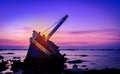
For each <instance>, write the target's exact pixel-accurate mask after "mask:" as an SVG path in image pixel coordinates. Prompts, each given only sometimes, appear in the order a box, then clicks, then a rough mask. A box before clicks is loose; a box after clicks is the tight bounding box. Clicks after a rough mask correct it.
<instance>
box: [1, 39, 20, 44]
mask: <svg viewBox="0 0 120 74" xmlns="http://www.w3.org/2000/svg"><path fill="white" fill-rule="evenodd" d="M16 44H18V41H16V40H11V39H0V45H16Z"/></svg>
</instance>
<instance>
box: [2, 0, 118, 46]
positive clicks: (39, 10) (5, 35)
mask: <svg viewBox="0 0 120 74" xmlns="http://www.w3.org/2000/svg"><path fill="white" fill-rule="evenodd" d="M66 14H68V15H69V17H68V19H67V20H66V21H65V23H63V25H62V26H61V27H60V28H59V30H58V31H57V32H56V33H55V34H54V35H53V37H52V38H51V40H52V41H54V42H55V43H56V44H57V45H58V46H60V47H61V48H76V47H77V48H80V47H81V48H120V29H119V28H120V1H119V0H0V32H1V33H0V48H5V47H6V46H7V48H9V46H10V47H15V48H16V47H18V46H19V47H20V46H21V47H28V45H29V37H30V36H31V34H32V30H37V31H44V30H45V29H46V28H48V27H49V26H51V25H52V24H54V23H55V22H56V21H57V20H59V19H61V18H62V17H63V16H65V15H66Z"/></svg>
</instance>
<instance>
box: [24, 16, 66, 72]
mask: <svg viewBox="0 0 120 74" xmlns="http://www.w3.org/2000/svg"><path fill="white" fill-rule="evenodd" d="M67 17H68V15H66V16H64V17H63V18H62V19H61V20H60V21H59V22H58V23H57V25H56V26H55V28H54V29H53V30H52V31H51V32H50V33H49V34H48V35H47V37H44V35H41V34H40V32H39V33H38V32H36V31H33V37H31V38H30V46H29V49H28V52H27V55H26V58H25V60H24V74H61V72H62V70H63V68H64V63H65V62H66V58H65V57H64V55H62V54H60V52H59V50H58V48H59V47H58V46H57V45H56V44H54V43H53V42H52V41H50V40H49V39H50V37H51V36H52V35H53V34H54V33H55V32H56V31H57V29H58V28H59V27H60V26H61V25H62V24H63V23H64V21H65V20H66V19H67Z"/></svg>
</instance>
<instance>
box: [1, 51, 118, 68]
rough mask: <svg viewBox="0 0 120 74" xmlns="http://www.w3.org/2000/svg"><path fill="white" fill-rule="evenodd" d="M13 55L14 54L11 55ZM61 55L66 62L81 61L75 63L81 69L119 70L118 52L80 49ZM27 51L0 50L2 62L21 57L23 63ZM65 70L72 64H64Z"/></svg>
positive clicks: (62, 52)
mask: <svg viewBox="0 0 120 74" xmlns="http://www.w3.org/2000/svg"><path fill="white" fill-rule="evenodd" d="M13 53H14V54H13ZM60 53H61V54H64V53H65V54H66V57H67V58H68V61H75V60H82V61H83V62H82V63H76V64H77V65H78V68H81V69H86V68H88V69H103V68H118V69H120V50H119V49H116V50H107V49H106V50H100V49H80V50H68V49H66V50H61V51H60ZM26 54H27V50H0V55H2V56H4V60H8V59H13V57H21V60H22V61H23V60H24V58H25V56H26ZM66 65H67V68H72V66H73V65H74V64H73V63H66Z"/></svg>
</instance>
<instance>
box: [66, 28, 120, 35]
mask: <svg viewBox="0 0 120 74" xmlns="http://www.w3.org/2000/svg"><path fill="white" fill-rule="evenodd" d="M119 31H120V30H117V29H104V30H90V31H71V32H68V33H69V34H88V33H107V34H118V35H119V36H120V34H119Z"/></svg>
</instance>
